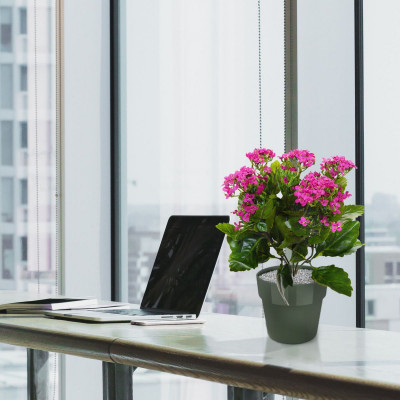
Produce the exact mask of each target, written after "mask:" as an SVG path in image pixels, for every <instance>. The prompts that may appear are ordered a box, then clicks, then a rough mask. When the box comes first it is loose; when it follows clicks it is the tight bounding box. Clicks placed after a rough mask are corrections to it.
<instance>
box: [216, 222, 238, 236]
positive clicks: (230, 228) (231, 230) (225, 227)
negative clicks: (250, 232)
mask: <svg viewBox="0 0 400 400" xmlns="http://www.w3.org/2000/svg"><path fill="white" fill-rule="evenodd" d="M216 228H217V229H219V230H220V231H221V232H222V233H225V235H226V236H236V232H235V226H234V225H231V224H228V223H226V222H221V223H219V224H218V225H217V226H216Z"/></svg>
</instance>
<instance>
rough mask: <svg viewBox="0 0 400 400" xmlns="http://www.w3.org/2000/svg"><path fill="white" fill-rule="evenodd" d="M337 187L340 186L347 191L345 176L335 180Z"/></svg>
mask: <svg viewBox="0 0 400 400" xmlns="http://www.w3.org/2000/svg"><path fill="white" fill-rule="evenodd" d="M335 183H336V185H339V186H340V187H341V188H343V190H344V189H346V186H347V179H346V178H345V177H344V176H340V177H339V178H336V179H335Z"/></svg>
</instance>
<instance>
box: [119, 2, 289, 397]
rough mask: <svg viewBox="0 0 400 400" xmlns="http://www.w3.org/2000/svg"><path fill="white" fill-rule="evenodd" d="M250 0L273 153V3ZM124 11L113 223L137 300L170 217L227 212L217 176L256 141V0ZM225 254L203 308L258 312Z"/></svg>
mask: <svg viewBox="0 0 400 400" xmlns="http://www.w3.org/2000/svg"><path fill="white" fill-rule="evenodd" d="M261 3H262V14H261V35H262V46H261V49H262V93H263V97H262V101H263V105H262V119H263V138H262V144H263V146H265V147H268V148H272V149H274V150H275V151H276V152H277V153H282V152H283V143H284V63H283V62H284V47H283V45H284V26H283V25H284V15H283V2H277V1H275V0H268V1H262V2H261ZM123 8H124V11H123V12H122V15H123V18H124V21H123V24H122V25H126V31H122V32H120V34H121V39H120V40H121V43H122V44H124V47H123V49H122V50H123V57H122V59H121V64H122V69H123V71H125V72H124V74H126V77H125V79H123V81H122V82H121V89H122V91H123V97H122V99H123V102H122V109H123V114H122V116H121V117H122V120H123V121H124V123H123V126H126V129H124V130H123V131H122V135H123V137H125V140H126V159H127V163H126V166H125V168H126V175H127V182H126V193H127V195H126V198H125V199H123V200H124V201H126V209H127V214H126V215H122V219H123V220H124V219H126V220H127V231H126V233H125V234H126V235H127V238H128V239H127V248H126V249H125V252H126V255H127V261H128V262H127V268H128V282H126V284H127V285H128V299H129V301H131V302H140V300H141V298H142V295H143V292H144V289H145V287H146V284H147V279H148V276H149V273H150V270H151V267H152V265H153V261H154V258H155V255H156V252H157V250H158V246H159V243H160V240H161V236H162V234H163V231H164V228H165V225H166V222H167V220H168V218H169V216H170V215H173V214H229V213H230V212H231V211H233V210H234V206H235V204H234V202H231V201H228V200H225V197H224V195H223V193H222V190H221V185H222V182H223V178H224V176H226V175H228V174H229V173H232V172H234V171H235V170H237V169H239V168H240V167H241V166H242V165H245V164H246V158H245V153H246V152H249V151H252V150H253V149H254V148H256V147H259V97H258V96H259V93H258V85H259V82H258V61H259V54H258V14H257V1H256V0H254V1H248V0H205V1H204V0H159V1H157V0H149V1H146V2H143V1H139V0H134V1H132V0H129V1H126V2H123ZM125 99H126V100H125ZM122 157H124V156H122ZM123 208H124V207H123ZM228 254H229V252H228V248H227V245H226V244H224V245H223V248H222V250H221V253H220V257H219V262H218V264H217V267H216V270H215V273H214V276H213V280H212V282H211V286H210V290H209V294H208V296H207V299H206V303H205V305H204V306H203V311H214V312H222V313H233V314H241V315H256V316H260V315H261V304H260V300H259V298H258V295H257V289H256V281H255V274H254V273H232V272H230V271H229V268H228V265H227V259H228ZM134 379H135V380H136V383H135V385H136V386H135V387H138V386H139V387H143V390H147V395H149V394H148V392H149V391H151V390H154V391H158V390H159V391H160V394H159V397H160V398H162V399H169V398H171V399H176V398H185V393H187V391H188V390H190V389H189V387H190V388H193V386H192V385H194V383H193V381H191V380H187V379H185V378H181V377H173V376H168V377H161V376H160V375H158V374H156V373H155V372H151V371H141V372H139V373H135V377H134ZM150 384H151V385H150ZM142 385H143V386H142ZM145 385H148V386H145ZM188 385H190V386H188ZM196 385H197V387H198V389H196V390H195V391H194V390H193V389H192V390H190V392H191V396H193V393H198V395H199V398H210V399H216V398H219V397H218V396H220V397H221V398H222V397H223V398H225V397H226V389H225V387H224V386H215V387H214V389H213V386H211V384H209V383H206V382H197V383H196ZM216 388H219V389H216ZM157 393H158V392H157Z"/></svg>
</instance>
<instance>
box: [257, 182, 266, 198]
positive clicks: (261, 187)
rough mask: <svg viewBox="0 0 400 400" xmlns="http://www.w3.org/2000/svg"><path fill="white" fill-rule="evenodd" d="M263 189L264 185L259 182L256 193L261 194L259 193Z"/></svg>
mask: <svg viewBox="0 0 400 400" xmlns="http://www.w3.org/2000/svg"><path fill="white" fill-rule="evenodd" d="M263 190H264V185H263V184H262V183H260V184H259V185H258V186H257V190H256V195H259V194H261V193H262V192H263Z"/></svg>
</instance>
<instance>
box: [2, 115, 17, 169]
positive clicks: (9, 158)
mask: <svg viewBox="0 0 400 400" xmlns="http://www.w3.org/2000/svg"><path fill="white" fill-rule="evenodd" d="M0 135H1V165H4V166H6V165H13V162H14V161H13V160H14V136H13V121H1V123H0Z"/></svg>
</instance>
